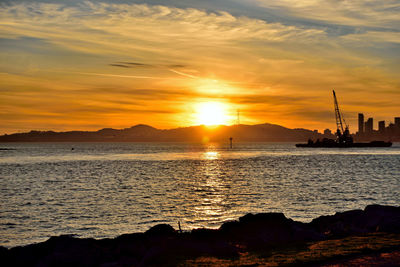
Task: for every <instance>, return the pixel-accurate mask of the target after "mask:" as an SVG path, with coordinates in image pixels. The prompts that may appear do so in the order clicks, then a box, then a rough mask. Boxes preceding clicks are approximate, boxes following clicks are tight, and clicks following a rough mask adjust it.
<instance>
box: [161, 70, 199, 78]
mask: <svg viewBox="0 0 400 267" xmlns="http://www.w3.org/2000/svg"><path fill="white" fill-rule="evenodd" d="M168 70H169V71H171V72H173V73H176V74H179V75H182V76H185V77H189V78H192V79H198V78H199V77H197V76H194V75H190V74H187V73H184V72H180V71H177V70H174V69H168Z"/></svg>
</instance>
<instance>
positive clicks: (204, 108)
mask: <svg viewBox="0 0 400 267" xmlns="http://www.w3.org/2000/svg"><path fill="white" fill-rule="evenodd" d="M195 110H196V114H195V122H196V123H197V124H200V125H207V126H210V125H227V124H228V123H229V121H230V116H229V112H228V105H227V104H225V103H221V102H202V103H198V104H197V105H196V107H195Z"/></svg>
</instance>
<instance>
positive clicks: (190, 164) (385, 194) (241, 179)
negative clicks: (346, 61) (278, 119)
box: [0, 143, 400, 247]
mask: <svg viewBox="0 0 400 267" xmlns="http://www.w3.org/2000/svg"><path fill="white" fill-rule="evenodd" d="M0 148H2V150H0V194H1V206H0V245H2V246H6V247H12V246H16V245H24V244H30V243H33V242H39V241H44V240H46V239H47V238H49V237H50V236H54V235H60V234H76V235H77V236H80V237H94V238H104V237H115V236H117V235H120V234H123V233H131V232H138V231H145V230H147V229H149V227H151V226H153V225H155V224H159V223H168V224H171V225H172V226H173V227H175V228H177V224H178V221H180V222H181V225H182V228H183V229H184V230H189V229H192V228H198V227H210V228H217V227H219V226H220V225H221V224H222V222H224V221H227V220H232V219H237V218H238V217H239V216H242V215H244V214H246V213H249V212H253V213H256V212H283V213H285V215H286V216H287V217H289V218H292V219H294V220H298V221H304V222H308V221H310V220H311V219H312V218H315V217H317V216H320V215H327V214H333V213H334V212H336V211H343V210H348V209H355V208H364V207H365V206H366V205H368V204H372V203H378V204H386V205H400V144H394V146H393V147H391V148H353V149H307V148H296V147H295V146H294V144H288V143H284V144H281V143H243V144H242V143H239V144H236V145H235V147H234V148H233V149H228V147H227V144H219V145H218V144H211V145H200V144H183V143H178V144H171V143H162V144H154V143H153V144H144V143H7V144H5V143H4V144H1V143H0ZM4 148H9V149H11V150H4ZM72 148H74V149H73V150H72Z"/></svg>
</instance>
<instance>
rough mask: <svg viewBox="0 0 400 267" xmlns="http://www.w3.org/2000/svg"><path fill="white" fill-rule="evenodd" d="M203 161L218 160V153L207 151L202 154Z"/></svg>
mask: <svg viewBox="0 0 400 267" xmlns="http://www.w3.org/2000/svg"><path fill="white" fill-rule="evenodd" d="M202 158H203V159H208V160H214V159H218V158H219V153H218V152H217V151H207V152H204V154H203V157H202Z"/></svg>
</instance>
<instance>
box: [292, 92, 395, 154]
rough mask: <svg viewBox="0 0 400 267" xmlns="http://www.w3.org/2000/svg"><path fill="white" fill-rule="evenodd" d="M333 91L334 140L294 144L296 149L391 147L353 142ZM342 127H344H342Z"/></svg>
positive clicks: (325, 139) (388, 145)
mask: <svg viewBox="0 0 400 267" xmlns="http://www.w3.org/2000/svg"><path fill="white" fill-rule="evenodd" d="M332 91H333V102H334V106H335V117H336V127H337V130H336V140H334V139H329V138H324V139H322V140H319V139H317V141H315V142H314V141H313V140H311V139H309V140H308V142H307V143H306V144H296V147H313V148H314V147H327V148H335V147H338V148H348V147H391V146H392V142H385V141H371V142H369V143H366V142H365V143H357V142H354V141H353V137H351V135H350V131H349V126H348V125H347V123H346V121H345V120H344V117H343V114H342V113H341V112H340V110H339V104H338V101H337V98H336V93H335V90H332ZM343 125H344V126H343Z"/></svg>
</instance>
